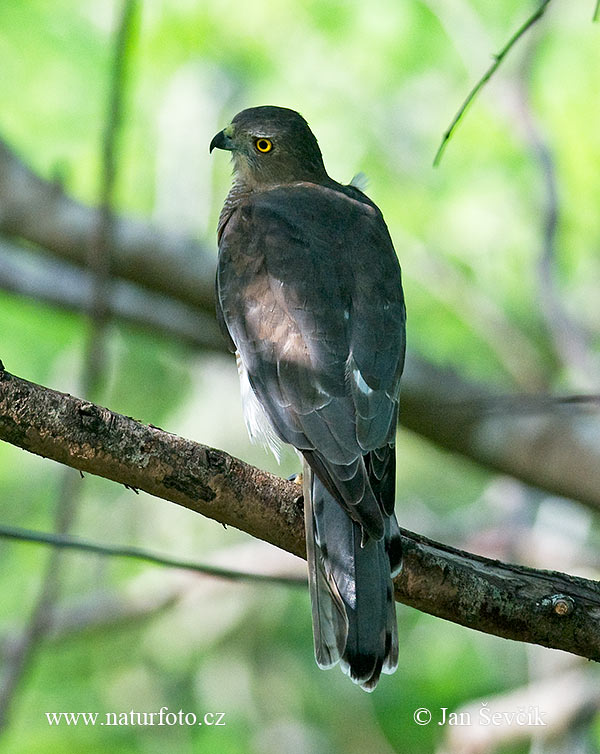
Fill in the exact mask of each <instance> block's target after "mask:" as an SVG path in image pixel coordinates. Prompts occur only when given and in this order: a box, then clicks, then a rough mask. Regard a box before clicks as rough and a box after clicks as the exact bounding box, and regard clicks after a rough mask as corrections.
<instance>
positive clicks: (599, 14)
mask: <svg viewBox="0 0 600 754" xmlns="http://www.w3.org/2000/svg"><path fill="white" fill-rule="evenodd" d="M598 18H600V0H596V7H595V8H594V15H593V16H592V21H597V20H598Z"/></svg>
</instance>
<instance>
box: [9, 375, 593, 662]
mask: <svg viewBox="0 0 600 754" xmlns="http://www.w3.org/2000/svg"><path fill="white" fill-rule="evenodd" d="M0 439H4V440H6V441H8V442H10V443H12V444H13V445H16V446H17V447H20V448H23V449H25V450H28V451H30V452H32V453H36V454H38V455H41V456H44V457H46V458H51V459H53V460H55V461H59V462H61V463H64V464H66V465H68V466H72V467H73V468H75V469H80V470H81V471H87V472H90V473H92V474H97V475H99V476H103V477H106V478H107V479H112V480H113V481H116V482H120V483H121V484H125V485H127V486H129V487H135V488H138V489H142V490H145V491H146V492H148V493H150V494H152V495H156V496H158V497H162V498H164V499H166V500H170V501H172V502H175V503H177V504H179V505H182V506H184V507H186V508H189V509H190V510H193V511H196V512H198V513H202V514H203V515H205V516H208V517H209V518H212V519H214V520H216V521H220V522H221V523H223V524H226V525H232V526H235V527H237V528H238V529H241V530H243V531H246V532H248V533H249V534H252V535H253V536H255V537H258V538H260V539H263V540H265V541H266V542H270V543H271V544H274V545H276V546H277V547H281V548H282V549H284V550H287V551H289V552H292V553H294V554H296V555H299V556H301V557H304V556H305V545H304V521H303V513H302V505H301V501H300V498H299V489H298V486H297V485H295V484H294V483H292V482H287V481H284V480H283V479H279V478H277V477H275V476H273V475H272V474H268V473H267V472H264V471H261V470H259V469H256V468H254V467H252V466H249V465H247V464H245V463H243V462H242V461H240V460H238V459H236V458H233V457H232V456H230V455H228V454H227V453H224V452H223V451H219V450H215V449H214V448H209V447H206V446H204V445H200V444H198V443H194V442H192V441H190V440H185V439H183V438H181V437H177V436H176V435H171V434H169V433H167V432H164V431H163V430H161V429H158V428H157V427H153V426H146V425H144V424H141V423H140V422H137V421H135V420H133V419H130V418H128V417H125V416H122V415H120V414H116V413H113V412H112V411H109V410H108V409H106V408H102V407H100V406H96V405H94V404H92V403H89V402H87V401H82V400H79V399H77V398H74V397H72V396H70V395H66V394H64V393H59V392H56V391H54V390H49V389H47V388H44V387H41V386H39V385H35V384H33V383H30V382H27V381H25V380H22V379H20V378H18V377H14V376H13V375H10V374H9V373H8V372H6V371H3V369H1V368H0ZM403 548H404V561H403V562H404V565H403V569H402V572H401V574H400V575H399V576H398V577H397V578H396V581H395V587H396V598H397V599H398V600H399V601H401V602H404V603H405V604H407V605H411V606H413V607H416V608H418V609H419V610H422V611H424V612H428V613H431V614H432V615H436V616H438V617H441V618H445V619H447V620H450V621H453V622H454V623H459V624H461V625H464V626H467V627H469V628H474V629H477V630H479V631H484V632H486V633H491V634H495V635H497V636H502V637H504V638H510V639H515V640H519V641H526V642H530V643H535V644H541V645H543V646H546V647H554V648H556V649H562V650H565V651H568V652H572V653H573V654H577V655H581V656H583V657H588V658H590V659H594V660H600V626H599V621H598V615H599V614H600V612H599V611H600V588H599V586H598V584H597V583H596V582H593V581H589V580H587V579H582V578H576V577H574V576H568V575H566V574H561V573H557V572H551V571H539V570H535V569H532V568H525V567H523V566H517V565H509V564H504V563H500V562H498V561H494V560H489V559H487V558H483V557H480V556H478V555H473V554H470V553H466V552H462V551H460V550H456V549H454V548H451V547H448V546H446V545H442V544H438V543H436V542H432V541H430V540H428V539H426V538H425V537H422V536H420V535H417V534H413V533H411V532H407V531H404V532H403Z"/></svg>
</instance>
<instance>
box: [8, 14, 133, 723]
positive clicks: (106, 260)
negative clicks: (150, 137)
mask: <svg viewBox="0 0 600 754" xmlns="http://www.w3.org/2000/svg"><path fill="white" fill-rule="evenodd" d="M135 10H136V0H123V4H122V8H121V14H120V18H119V22H118V27H117V33H116V36H115V44H114V55H113V64H112V71H111V80H110V85H109V98H108V107H107V116H106V123H105V129H104V134H103V138H102V149H101V152H102V159H101V173H100V187H99V202H98V209H97V211H96V217H95V220H94V231H93V233H92V235H91V237H90V238H89V242H88V245H87V250H86V263H87V267H88V271H89V275H90V279H91V296H90V299H89V307H88V310H89V315H90V316H89V328H88V334H87V343H86V347H85V353H84V358H83V365H82V375H81V391H82V393H83V395H85V396H87V397H92V398H93V397H95V396H96V394H97V392H98V390H99V387H100V385H101V384H102V381H103V379H104V375H105V372H106V363H107V358H106V337H107V325H108V317H109V307H108V295H109V290H110V275H111V236H112V206H111V205H112V197H113V192H114V185H115V177H116V173H117V160H116V152H117V139H118V135H119V128H120V125H121V120H122V110H123V90H124V86H125V64H126V57H127V48H128V43H129V39H130V35H131V29H132V22H133V17H134V14H135ZM81 492H82V489H81V486H80V485H77V484H76V480H75V479H74V477H73V474H71V473H69V472H68V471H66V470H65V473H64V474H63V477H62V481H61V484H60V489H59V493H58V498H57V502H56V510H55V514H54V518H55V531H56V532H57V534H58V535H61V534H66V533H67V532H68V531H69V530H70V529H71V527H72V526H73V523H74V521H75V518H76V515H77V511H78V507H79V502H80V495H81ZM62 554H63V553H62V551H61V550H60V549H59V548H56V549H54V550H53V551H52V552H51V554H50V557H49V558H48V562H47V563H46V566H45V571H44V574H43V576H42V581H41V586H40V591H39V594H38V596H37V599H36V602H35V604H34V606H33V609H32V611H31V615H30V618H29V621H28V624H27V627H26V629H25V631H24V632H23V637H22V641H21V642H20V644H19V646H18V649H17V651H15V652H14V653H13V654H12V656H11V657H10V662H6V663H5V667H4V674H3V678H2V684H1V686H0V731H1V730H2V729H4V728H6V725H7V722H8V717H9V713H10V708H11V705H12V701H13V698H14V697H15V694H16V691H17V689H18V687H19V684H20V683H21V681H22V679H23V677H24V675H25V673H26V672H27V669H28V668H29V667H30V665H31V663H32V661H33V659H34V657H35V654H36V650H37V648H38V646H39V644H40V642H41V640H42V639H43V637H44V635H45V634H46V632H47V630H48V628H49V627H50V625H51V621H52V615H53V612H54V606H55V603H56V600H57V598H58V595H59V594H60V590H61V586H62V584H61V575H62V568H63V565H64V562H63V561H64V559H63V557H62Z"/></svg>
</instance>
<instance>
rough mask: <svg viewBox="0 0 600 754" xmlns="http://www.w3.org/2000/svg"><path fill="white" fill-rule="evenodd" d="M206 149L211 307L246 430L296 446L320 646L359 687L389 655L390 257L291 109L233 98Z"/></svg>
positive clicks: (393, 547) (387, 665)
mask: <svg viewBox="0 0 600 754" xmlns="http://www.w3.org/2000/svg"><path fill="white" fill-rule="evenodd" d="M214 148H218V149H225V150H229V151H230V152H231V153H232V157H233V167H234V181H233V185H232V188H231V190H230V191H229V194H228V196H227V199H226V200H225V205H224V207H223V210H222V212H221V216H220V218H219V225H218V243H219V262H218V268H217V283H216V285H217V316H218V319H219V321H220V323H221V326H222V329H223V332H224V334H225V337H226V338H227V340H228V343H229V346H230V348H231V350H232V351H234V352H235V353H236V356H237V363H238V370H239V375H240V382H241V392H242V400H243V408H244V416H245V421H246V425H247V428H248V432H249V434H250V437H251V439H254V440H257V439H258V440H262V441H264V442H265V443H266V444H268V445H269V446H270V447H271V448H272V449H273V451H274V452H275V453H276V454H277V453H278V451H279V448H280V445H281V443H289V444H290V445H292V446H294V448H296V450H297V451H298V453H299V454H300V455H301V456H302V458H303V492H304V509H305V521H306V550H307V559H308V573H309V587H310V595H311V604H312V617H313V634H314V643H315V656H316V660H317V663H318V665H319V666H320V667H322V668H328V667H331V666H332V665H335V664H336V663H337V662H338V661H339V662H340V664H341V667H342V669H343V670H344V672H346V673H347V674H348V675H349V676H350V677H351V678H352V680H353V681H354V682H355V683H357V684H359V685H360V686H361V687H362V688H363V689H365V690H368V691H371V690H373V689H374V688H375V686H376V685H377V682H378V680H379V676H380V674H381V672H384V673H392V672H394V670H395V669H396V667H397V664H398V629H397V623H396V613H395V604H394V593H393V585H392V578H393V576H394V575H396V574H397V573H398V571H399V569H400V563H401V552H400V549H401V548H400V532H399V529H398V524H397V522H396V518H395V516H394V493H395V468H396V461H395V436H396V423H397V416H398V397H399V389H400V376H401V374H402V369H403V365H404V351H405V320H406V314H405V307H404V296H403V293H402V284H401V277H400V266H399V264H398V260H397V257H396V253H395V251H394V248H393V245H392V241H391V239H390V235H389V233H388V229H387V227H386V224H385V222H384V220H383V216H382V214H381V212H380V210H379V209H378V208H377V206H376V205H375V204H374V203H373V202H372V201H371V200H370V199H369V198H368V197H367V196H365V194H364V193H363V192H362V191H360V190H359V189H358V188H357V187H356V186H354V185H352V184H350V185H342V184H340V183H338V182H337V181H334V180H333V179H332V178H330V177H329V176H328V175H327V172H326V170H325V166H324V164H323V158H322V155H321V151H320V149H319V146H318V144H317V140H316V138H315V137H314V135H313V133H312V131H311V130H310V128H309V126H308V124H307V123H306V121H305V120H304V118H303V117H302V116H301V115H300V114H299V113H297V112H295V111H294V110H289V109H287V108H281V107H273V106H263V107H253V108H249V109H247V110H243V111H242V112H240V113H238V114H237V115H236V116H235V117H234V119H233V120H232V122H231V124H230V125H228V126H227V127H226V128H225V129H223V130H222V131H220V132H219V133H218V134H217V135H216V136H215V137H214V138H213V140H212V142H211V144H210V151H211V152H212V150H213V149H214Z"/></svg>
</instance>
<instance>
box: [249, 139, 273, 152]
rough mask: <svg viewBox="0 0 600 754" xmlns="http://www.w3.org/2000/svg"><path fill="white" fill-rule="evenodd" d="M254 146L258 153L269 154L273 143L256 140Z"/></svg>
mask: <svg viewBox="0 0 600 754" xmlns="http://www.w3.org/2000/svg"><path fill="white" fill-rule="evenodd" d="M254 146H255V147H256V148H257V149H258V151H259V152H270V151H271V150H272V149H273V142H272V141H271V139H257V140H256V141H255V142H254Z"/></svg>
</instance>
